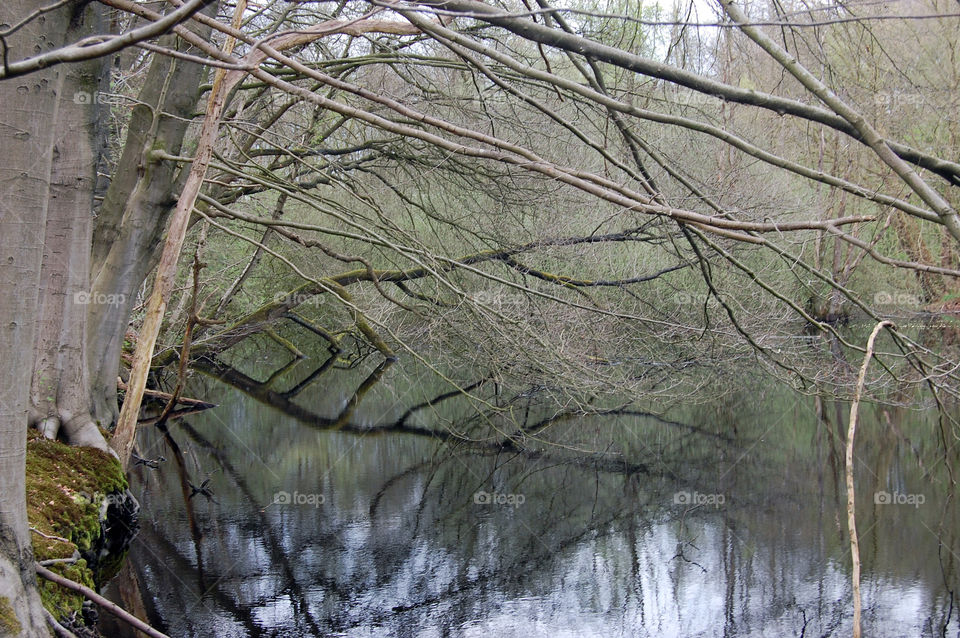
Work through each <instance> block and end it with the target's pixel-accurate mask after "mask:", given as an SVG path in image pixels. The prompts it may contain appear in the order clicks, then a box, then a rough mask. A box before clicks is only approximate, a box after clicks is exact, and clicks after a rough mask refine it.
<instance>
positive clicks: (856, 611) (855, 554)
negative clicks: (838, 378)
mask: <svg viewBox="0 0 960 638" xmlns="http://www.w3.org/2000/svg"><path fill="white" fill-rule="evenodd" d="M885 326H889V327H892V326H893V323H892V322H890V321H881V322H880V323H878V324H877V325H876V326H875V327H874V328H873V332H871V333H870V338H869V339H867V352H866V354H865V355H864V356H863V365H862V366H860V374H858V375H857V389H856V392H854V394H853V403H851V404H850V426H849V427H848V428H847V455H846V465H847V526H848V527H849V528H850V557H851V559H852V560H853V573H852V574H851V576H850V579H851V580H852V581H853V638H860V636H861V633H860V605H861V603H860V541H859V540H858V539H857V518H856V515H855V509H854V505H855V502H854V492H853V436H854V434H856V431H857V417H858V416H859V412H860V396H861V395H862V394H863V386H864V383H865V382H866V378H867V366H868V365H869V364H870V359H871V358H872V357H873V342H874V341H875V340H876V338H877V335H878V334H880V331H881V330H882V329H883V328H884V327H885Z"/></svg>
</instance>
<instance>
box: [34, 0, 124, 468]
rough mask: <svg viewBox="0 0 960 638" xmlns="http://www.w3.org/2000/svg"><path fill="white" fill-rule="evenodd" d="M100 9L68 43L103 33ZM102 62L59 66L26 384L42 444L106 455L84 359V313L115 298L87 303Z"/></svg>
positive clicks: (101, 127) (87, 14) (79, 20)
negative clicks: (48, 441) (49, 441)
mask: <svg viewBox="0 0 960 638" xmlns="http://www.w3.org/2000/svg"><path fill="white" fill-rule="evenodd" d="M103 11H104V10H103V8H102V7H101V6H100V5H97V4H93V5H89V6H88V7H87V8H86V9H84V10H83V11H82V13H81V14H79V15H75V16H72V20H71V24H70V28H69V30H68V31H67V33H66V36H65V37H66V40H67V41H76V40H78V39H80V38H82V37H85V36H89V35H92V34H94V33H98V32H103V29H104V25H103V20H102V18H103ZM106 69H107V66H106V61H104V60H92V61H89V62H85V63H81V64H73V65H69V66H63V67H59V68H58V69H57V71H58V75H59V79H60V89H59V95H58V96H57V99H58V104H57V109H56V117H55V119H54V123H53V126H52V130H53V140H52V149H53V150H52V152H53V160H52V165H51V171H50V183H49V191H48V198H47V219H46V226H45V229H44V234H43V265H42V267H41V270H40V285H39V307H38V313H37V318H38V320H39V321H38V327H37V335H36V338H35V342H34V344H35V345H34V362H33V378H32V382H31V384H30V409H31V414H30V418H31V422H33V423H35V424H36V425H37V427H38V428H39V429H40V430H41V431H42V432H43V433H44V435H46V436H47V437H49V438H55V437H57V436H58V434H60V435H62V436H63V438H65V439H66V440H67V441H69V442H70V443H72V444H75V445H88V446H92V447H98V448H100V449H102V450H107V449H108V447H107V443H106V441H105V440H104V437H103V435H102V434H101V433H100V430H99V429H98V428H97V426H96V423H95V422H94V420H93V417H92V416H91V414H90V405H91V401H90V398H91V395H90V384H89V377H88V374H87V358H86V334H87V330H86V326H87V313H88V310H89V309H90V308H91V307H92V306H96V305H105V306H110V305H111V304H112V303H113V302H114V300H115V295H110V296H102V297H97V296H91V295H90V294H89V293H88V291H89V290H90V281H89V277H90V242H91V236H92V226H93V193H94V188H95V186H96V178H97V175H96V166H97V165H98V164H99V163H100V150H101V148H102V147H103V144H102V140H103V138H104V135H105V132H106V129H105V124H106V122H107V120H108V115H109V114H108V113H106V108H105V107H104V106H102V105H101V104H100V103H99V102H100V101H99V100H98V99H96V96H97V94H98V92H99V91H100V89H101V85H102V84H103V80H104V79H105V70H106Z"/></svg>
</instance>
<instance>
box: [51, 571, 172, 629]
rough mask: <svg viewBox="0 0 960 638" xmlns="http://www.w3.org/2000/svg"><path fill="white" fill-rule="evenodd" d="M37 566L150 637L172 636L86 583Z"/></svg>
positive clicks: (61, 584) (52, 578)
mask: <svg viewBox="0 0 960 638" xmlns="http://www.w3.org/2000/svg"><path fill="white" fill-rule="evenodd" d="M36 568H37V575H39V576H43V577H44V578H46V579H47V580H49V581H50V582H53V583H56V584H58V585H60V586H61V587H66V588H67V589H70V590H73V591H75V592H77V593H78V594H81V595H82V596H83V597H84V598H87V599H89V600H92V601H93V602H95V603H97V604H98V605H100V607H102V608H103V609H104V610H106V611H108V612H110V613H111V614H113V615H114V616H116V617H117V618H119V619H120V620H122V621H124V622H125V623H127V624H129V625H132V626H133V627H135V628H137V629H139V630H140V631H142V632H143V633H145V634H147V635H148V636H150V638H170V637H169V636H167V635H166V634H164V633H161V632H159V631H157V630H156V629H154V628H153V627H151V626H150V625H148V624H147V623H145V622H143V621H142V620H140V619H139V618H137V617H136V616H134V615H133V614H131V613H130V612H128V611H126V610H124V609H123V608H122V607H120V606H119V605H117V604H116V603H114V602H111V601H109V600H107V599H106V598H104V597H103V596H101V595H100V594H98V593H97V592H95V591H93V590H92V589H90V588H89V587H86V586H85V585H81V584H80V583H76V582H74V581H72V580H70V579H69V578H64V577H63V576H61V575H60V574H57V573H54V572H52V571H50V570H49V569H47V568H46V567H44V566H43V565H40V564H39V563H37V564H36Z"/></svg>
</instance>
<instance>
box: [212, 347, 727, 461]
mask: <svg viewBox="0 0 960 638" xmlns="http://www.w3.org/2000/svg"><path fill="white" fill-rule="evenodd" d="M391 365H392V362H391V361H390V360H385V361H383V362H381V363H380V364H379V365H378V366H377V367H376V368H375V369H374V370H373V371H372V372H371V373H370V375H368V376H367V377H366V379H364V381H363V382H362V383H361V384H360V386H359V387H358V388H357V390H356V391H355V392H354V394H353V396H352V397H351V398H350V400H349V401H348V402H347V404H346V405H345V406H344V408H343V410H341V412H340V413H339V414H337V415H336V416H335V417H333V418H328V417H323V416H320V415H318V414H316V413H315V412H313V411H312V410H310V409H308V408H305V407H303V406H301V405H299V404H297V403H295V402H294V401H293V400H292V399H291V397H289V396H287V394H286V393H283V392H277V391H275V390H272V389H270V388H269V387H265V386H264V384H263V383H260V382H258V381H256V380H255V379H253V378H251V377H249V376H247V375H245V374H244V373H242V372H240V371H238V370H236V369H235V368H233V367H231V366H228V365H226V364H224V363H222V362H219V361H209V360H204V361H199V362H197V363H196V364H195V366H194V367H195V368H196V369H197V370H199V371H201V372H203V373H205V374H208V375H210V376H213V377H215V378H217V379H219V380H220V381H221V382H223V383H226V384H227V385H230V386H232V387H234V388H237V389H238V390H241V391H242V392H243V393H244V394H246V395H248V396H250V397H251V398H253V399H256V400H257V401H260V402H261V403H265V404H267V405H269V406H270V407H272V408H274V409H276V410H279V411H280V412H282V413H284V414H286V415H287V416H290V417H292V418H294V419H295V420H297V421H299V422H301V423H303V424H305V425H309V426H310V427H313V428H318V429H324V430H331V429H336V430H340V431H343V432H348V433H356V434H374V433H404V434H413V435H417V436H425V437H429V438H431V439H437V440H440V441H444V442H452V441H456V442H459V443H461V444H465V445H469V446H470V447H471V448H472V449H473V450H474V451H479V452H485V453H490V454H499V453H503V452H515V453H518V454H521V455H523V456H524V457H525V458H528V459H543V460H551V461H553V462H556V463H561V464H572V465H588V466H590V467H598V468H600V470H601V471H604V472H612V473H616V474H650V475H657V476H667V477H670V478H676V475H675V473H674V472H673V471H672V470H671V469H669V468H667V467H664V466H663V464H662V463H660V466H661V467H662V468H663V469H662V470H660V471H657V472H654V471H652V470H651V468H650V467H649V466H648V465H647V464H646V463H643V462H630V461H627V460H626V459H625V458H623V457H622V456H619V455H601V454H596V453H588V454H583V453H579V454H569V455H564V454H560V453H548V452H546V451H543V450H540V449H534V448H532V447H530V446H528V445H526V444H523V443H519V442H517V441H514V440H511V439H510V438H503V439H499V440H492V441H491V440H475V439H471V438H468V437H466V436H463V435H460V434H457V433H456V432H453V431H451V430H450V429H433V428H428V427H420V426H415V425H410V424H409V423H408V421H409V415H404V417H406V418H404V417H401V419H398V420H396V421H393V422H391V423H379V424H375V425H359V424H356V423H351V422H350V418H351V417H352V416H353V413H354V410H355V408H356V407H357V405H359V403H360V401H361V400H362V399H363V397H364V395H365V394H366V393H367V392H369V391H370V389H371V388H373V387H374V386H375V385H376V384H377V383H378V382H379V381H380V379H381V377H382V376H383V374H384V372H386V370H387V369H388V368H389V367H390V366H391ZM480 385H482V382H481V381H478V382H474V383H473V384H471V386H472V387H473V388H476V387H480ZM452 396H455V395H454V394H452V393H444V394H441V395H439V396H438V397H437V398H436V399H434V400H433V401H431V402H428V403H434V404H436V403H438V402H440V401H443V400H446V399H449V398H451V397H452ZM589 414H590V415H595V416H605V417H615V416H647V415H646V413H642V412H637V411H630V410H624V409H610V410H596V411H594V412H592V413H589ZM576 415H580V416H583V413H582V412H576V413H574V414H573V416H576ZM652 416H655V415H652ZM467 421H469V419H467ZM659 422H661V423H663V424H667V425H671V426H681V425H682V426H683V427H684V428H685V429H688V430H690V431H691V432H692V433H695V434H699V433H701V431H700V429H699V428H697V427H696V426H690V425H686V424H679V423H677V422H674V421H667V420H666V419H662V418H660V421H659ZM458 429H459V425H458ZM712 436H715V437H718V438H723V436H722V435H716V434H712Z"/></svg>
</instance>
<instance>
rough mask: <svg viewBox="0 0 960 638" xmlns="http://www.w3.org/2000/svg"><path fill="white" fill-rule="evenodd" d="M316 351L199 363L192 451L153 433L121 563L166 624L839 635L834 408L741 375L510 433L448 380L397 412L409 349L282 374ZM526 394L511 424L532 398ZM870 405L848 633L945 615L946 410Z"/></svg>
mask: <svg viewBox="0 0 960 638" xmlns="http://www.w3.org/2000/svg"><path fill="white" fill-rule="evenodd" d="M301 367H302V366H301ZM308 367H309V366H308ZM253 369H256V368H253ZM308 372H310V371H309V370H306V369H300V368H296V369H291V370H288V371H286V372H284V373H282V374H279V375H277V376H276V377H274V378H273V379H271V380H270V383H271V385H270V386H269V387H265V386H264V385H263V384H259V383H257V381H256V380H255V379H253V378H249V377H244V376H243V375H236V374H235V375H233V377H232V378H231V379H230V382H231V383H223V382H219V381H214V380H211V379H201V378H198V379H195V383H194V388H193V390H192V391H193V392H194V393H202V394H203V396H204V398H206V399H209V400H212V401H214V402H217V403H219V404H220V407H218V408H216V409H214V410H210V411H208V412H205V413H203V414H199V415H194V416H191V417H188V418H186V419H184V420H182V421H176V422H173V423H171V425H170V431H171V435H172V437H173V439H174V440H175V441H176V443H177V444H178V446H179V448H180V449H181V451H182V462H183V470H182V471H181V470H179V469H178V461H177V459H176V455H175V454H174V451H173V450H172V448H171V447H170V446H169V444H168V443H167V442H165V441H164V440H163V437H162V435H161V433H160V432H158V431H157V430H156V429H155V428H151V427H148V428H145V429H144V431H143V433H142V436H141V439H140V450H141V455H142V456H147V457H151V458H155V457H157V456H160V455H163V456H164V457H166V459H168V460H166V461H164V462H162V463H161V464H160V468H159V469H157V470H150V469H147V468H144V467H142V466H141V467H138V468H137V470H136V472H137V482H136V485H135V486H134V488H133V489H134V492H135V493H137V494H138V496H139V498H140V500H141V503H142V505H143V529H142V531H141V534H140V536H139V538H138V539H137V540H136V541H135V543H134V546H133V549H132V552H131V560H132V565H133V566H134V568H135V569H134V571H135V572H136V573H137V575H138V578H139V581H140V588H141V591H142V592H144V593H145V603H146V609H147V612H148V614H149V615H150V618H151V621H152V622H153V623H154V624H155V625H157V626H159V627H160V628H162V629H163V630H165V631H166V633H168V634H169V635H171V636H175V637H181V636H424V637H431V636H457V637H460V636H463V637H467V636H478V637H487V636H492V635H496V636H522V637H524V638H531V637H534V636H550V637H555V636H571V637H573V636H737V637H747V636H750V637H754V636H757V637H759V636H848V635H850V633H851V628H852V609H853V608H852V602H851V600H852V599H851V584H850V570H851V569H850V565H851V558H850V551H849V546H848V544H847V543H848V538H847V526H846V495H845V490H844V488H843V450H842V445H841V443H840V442H841V441H842V439H843V436H844V433H845V429H846V420H845V419H846V411H847V410H848V407H847V406H846V405H837V404H833V403H831V402H819V403H818V400H817V399H816V398H815V397H809V396H801V395H794V394H792V393H790V392H788V391H786V390H783V389H777V388H764V387H762V386H750V387H745V388H743V390H742V391H740V392H738V393H733V394H730V395H728V396H727V397H726V398H725V399H723V400H722V401H718V402H712V403H707V404H702V405H687V406H647V407H649V408H651V411H657V412H658V415H656V416H654V415H648V414H644V413H643V412H644V410H640V409H634V410H633V413H630V414H606V415H594V416H589V417H574V418H568V419H559V420H556V421H555V422H550V423H549V424H548V425H543V424H541V427H540V428H538V436H539V437H540V438H542V439H546V440H550V441H552V442H554V443H562V445H540V444H538V443H537V442H536V441H534V440H530V441H529V442H528V443H525V444H521V445H518V446H516V447H514V448H511V449H506V450H504V449H498V448H497V447H496V446H495V445H493V444H492V443H493V442H494V441H495V438H496V431H495V430H493V429H492V428H491V426H490V423H484V422H482V421H481V420H478V419H476V418H475V413H476V411H475V407H471V406H470V405H469V404H468V403H467V402H466V401H464V400H463V399H462V398H448V399H443V400H436V401H434V402H433V405H423V406H422V407H421V408H420V409H417V410H414V411H413V412H410V413H409V414H407V412H408V410H409V409H410V408H411V407H413V406H417V405H420V404H423V402H424V401H425V400H426V399H429V398H430V397H431V396H432V397H434V399H436V398H437V395H440V394H441V393H443V392H446V391H447V390H448V389H449V388H445V387H444V386H441V385H440V384H438V383H436V382H433V381H429V380H428V378H427V377H425V376H421V375H420V374H419V373H417V374H414V373H412V372H411V370H410V369H402V368H401V367H400V366H395V367H394V368H392V369H386V370H383V369H381V370H371V369H370V368H369V367H366V368H365V367H362V366H361V367H359V368H357V369H355V370H347V371H343V370H333V369H330V370H325V371H323V372H322V373H321V374H319V375H318V376H317V378H316V379H314V380H313V381H312V382H311V383H309V384H305V385H304V386H303V387H302V388H296V386H297V383H298V382H299V381H303V380H304V379H305V378H307V376H308V374H307V373H308ZM248 373H249V372H248ZM371 373H372V375H371ZM249 374H251V375H252V376H256V377H257V378H258V379H260V380H261V381H263V380H266V379H267V377H268V376H269V373H268V372H266V371H261V374H259V376H258V375H253V374H252V373H249ZM231 384H232V385H231ZM240 388H243V390H245V391H246V392H245V391H243V390H241V389H240ZM291 388H296V391H295V392H294V393H290V392H288V391H289V390H290V389H291ZM358 388H360V389H361V392H360V394H361V395H362V396H359V397H357V396H355V395H354V392H355V391H356V390H357V389H358ZM498 390H499V392H500V393H501V395H502V392H503V391H502V389H498ZM482 391H483V388H481V390H479V391H478V392H479V393H480V394H482ZM491 392H492V391H491ZM285 393H286V394H285ZM501 395H497V396H501ZM490 398H491V400H497V399H496V396H494V394H490ZM531 404H533V402H532V401H531ZM634 408H636V406H634ZM657 408H662V409H661V410H657ZM527 409H528V410H529V412H528V413H526V418H527V423H534V422H537V421H542V420H543V418H542V417H543V416H544V415H545V414H548V413H547V412H545V411H541V412H537V409H536V408H529V406H528V407H527ZM405 414H406V416H405V417H404V415H405ZM818 414H819V415H820V416H819V417H818ZM861 418H862V421H861V426H860V431H859V433H858V440H857V456H858V463H857V499H858V507H857V517H858V518H857V525H858V529H859V532H860V544H861V547H860V553H861V559H862V562H863V578H862V592H863V601H864V620H863V626H864V635H865V636H879V637H883V636H909V637H915V636H934V635H936V636H940V635H958V634H960V623H958V620H957V610H955V609H954V608H953V607H954V595H953V591H955V589H956V585H957V562H958V555H960V540H958V538H957V530H960V525H958V522H960V521H958V520H957V518H958V517H957V512H958V508H957V506H956V502H955V500H954V499H953V498H952V492H951V491H950V490H949V489H948V485H949V481H948V480H947V478H946V477H947V473H946V470H945V466H944V463H943V460H942V455H941V450H942V446H939V445H938V443H937V438H938V436H939V434H938V429H937V426H936V420H935V419H934V418H933V415H931V414H929V413H925V412H910V411H907V410H903V409H895V408H882V407H880V406H871V405H866V406H864V408H863V413H862V417H861ZM493 424H494V425H498V422H497V421H496V420H494V421H493ZM451 429H452V430H455V431H457V432H460V433H466V434H467V435H468V437H469V438H470V439H472V440H471V441H469V442H463V441H459V440H457V439H455V438H452V437H450V436H449V434H448V432H449V430H451ZM431 432H435V433H439V435H436V436H434V435H431ZM948 437H949V435H948ZM950 441H952V437H951V438H950ZM186 478H189V480H190V481H191V482H192V483H193V484H194V485H197V486H199V485H200V483H201V482H202V481H203V480H204V479H206V478H209V483H208V484H207V487H209V488H210V489H211V490H212V494H213V497H212V499H208V498H207V497H206V496H204V495H203V494H195V495H194V496H192V497H190V498H186V497H187V496H188V495H189V493H190V491H191V489H190V487H189V486H188V485H185V483H183V480H184V479H186ZM885 494H889V499H888V500H890V501H894V503H890V504H887V503H884V502H883V501H884V500H885V499H887V497H886V496H885ZM877 495H879V496H877ZM876 501H879V502H876Z"/></svg>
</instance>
